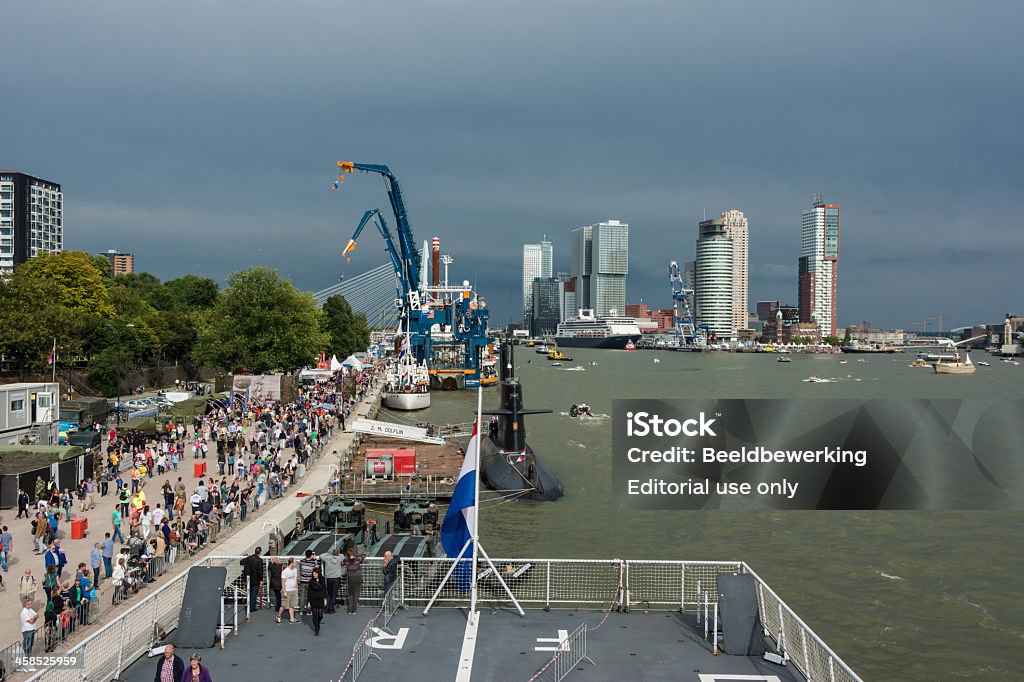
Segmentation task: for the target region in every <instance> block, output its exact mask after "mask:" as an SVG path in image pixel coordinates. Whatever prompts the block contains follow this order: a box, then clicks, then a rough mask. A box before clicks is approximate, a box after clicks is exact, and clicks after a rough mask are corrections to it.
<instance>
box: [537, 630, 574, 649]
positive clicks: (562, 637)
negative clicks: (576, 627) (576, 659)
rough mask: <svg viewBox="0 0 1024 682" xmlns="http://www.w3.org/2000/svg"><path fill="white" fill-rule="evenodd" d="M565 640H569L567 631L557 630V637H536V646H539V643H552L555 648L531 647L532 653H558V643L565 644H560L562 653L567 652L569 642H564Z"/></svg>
mask: <svg viewBox="0 0 1024 682" xmlns="http://www.w3.org/2000/svg"><path fill="white" fill-rule="evenodd" d="M567 639H569V631H568V630H559V631H558V637H538V638H537V643H538V644H540V643H541V642H554V644H555V646H535V647H533V650H534V651H558V644H559V642H565V643H564V644H562V651H568V650H569V642H566V641H565V640H567Z"/></svg>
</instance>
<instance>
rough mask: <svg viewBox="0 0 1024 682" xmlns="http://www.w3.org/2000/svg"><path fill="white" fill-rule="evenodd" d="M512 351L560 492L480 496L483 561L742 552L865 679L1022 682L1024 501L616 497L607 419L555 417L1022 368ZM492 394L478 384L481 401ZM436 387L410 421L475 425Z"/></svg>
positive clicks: (874, 388) (896, 393)
mask: <svg viewBox="0 0 1024 682" xmlns="http://www.w3.org/2000/svg"><path fill="white" fill-rule="evenodd" d="M516 351H517V352H516V365H517V367H518V373H519V377H520V379H521V381H522V383H523V392H524V396H525V403H526V406H527V407H547V408H551V409H553V410H554V414H551V415H538V416H530V417H527V422H526V424H527V429H528V440H529V443H530V445H531V446H532V447H533V449H534V451H535V452H536V453H537V454H538V456H539V458H540V459H541V461H542V463H543V464H544V466H545V467H546V468H547V469H548V470H550V471H551V472H552V473H554V474H555V475H556V476H558V478H559V479H560V480H561V481H562V483H563V484H564V485H565V488H566V491H567V493H566V496H565V498H563V499H561V500H559V501H557V502H554V503H522V502H512V503H499V504H495V502H493V501H492V502H490V503H487V502H486V501H485V502H482V505H481V506H482V507H484V508H483V509H482V511H481V515H480V523H481V539H482V542H483V544H484V546H485V547H486V548H487V550H488V553H489V554H490V555H491V556H495V557H496V556H530V557H556V558H585V559H608V558H625V559H704V560H742V561H746V562H747V563H748V564H749V565H750V566H751V567H752V568H753V569H754V570H755V571H757V572H758V573H759V574H760V575H761V577H762V578H764V579H765V580H767V581H768V583H769V584H770V585H771V586H772V587H773V588H774V589H775V591H776V592H778V594H779V595H780V596H781V597H782V598H783V599H784V600H785V601H786V602H787V603H788V604H789V605H790V606H791V607H792V608H793V609H794V611H796V613H797V614H798V615H799V616H800V617H801V618H802V619H803V620H804V621H805V622H807V623H808V625H810V626H811V628H813V629H814V630H815V632H817V633H818V635H819V636H821V637H822V638H823V639H824V640H825V642H826V643H827V644H828V645H829V646H830V647H832V649H833V650H834V651H836V653H837V654H839V655H840V656H841V657H842V658H843V659H844V660H845V661H846V662H847V663H848V664H849V665H850V666H851V667H853V669H854V670H855V671H856V672H857V673H858V674H859V675H861V677H863V678H864V679H865V680H1020V679H1024V530H1022V522H1024V512H992V511H985V512H933V511H929V512H923V511H922V512H913V511H901V512H881V511H858V512H839V511H784V512H779V511H662V512H653V511H643V512H638V511H633V510H627V509H626V508H625V507H624V506H623V505H622V504H621V503H620V502H619V501H618V500H616V499H614V498H613V496H612V483H611V476H612V453H611V442H612V424H611V419H610V418H608V419H596V420H589V421H583V422H581V421H577V420H574V419H571V418H569V417H568V416H565V415H561V414H559V413H560V412H567V411H568V409H569V406H570V405H571V404H572V403H578V402H586V403H588V404H590V405H591V407H592V409H593V411H594V413H595V414H605V415H611V414H612V400H613V399H615V398H655V399H671V398H818V397H821V398H876V397H877V398H880V397H885V398H901V397H903V398H966V397H972V396H985V397H989V398H991V397H995V398H1003V397H1005V398H1011V397H1019V396H1020V389H1021V387H1022V386H1024V364H1022V365H1020V366H1013V365H1010V364H1004V363H1000V362H998V361H996V362H993V363H992V367H980V368H979V369H978V372H977V373H976V374H974V375H972V376H937V375H935V374H934V373H933V371H932V370H931V368H924V369H921V368H911V367H909V363H910V361H911V360H912V359H913V356H912V355H910V354H897V355H872V356H846V357H845V358H844V359H847V360H848V362H847V364H839V363H838V358H837V357H836V356H826V355H808V356H801V355H799V354H798V355H794V356H792V357H793V361H792V362H791V363H789V364H783V363H778V362H776V356H773V355H770V354H736V353H702V354H701V353H668V352H648V351H636V352H626V351H601V350H585V349H568V352H570V353H572V355H573V356H574V358H575V360H576V361H575V362H573V363H566V365H565V367H569V366H582V367H584V368H585V370H586V371H566V370H565V368H564V367H563V368H561V369H560V368H554V367H550V366H549V363H548V362H547V360H546V359H544V357H543V356H541V355H538V354H536V353H534V352H533V350H532V349H530V348H526V347H519V348H517V349H516ZM655 359H657V360H658V362H655V361H654V360H655ZM858 359H863V360H864V361H863V362H859V361H858ZM974 359H975V361H977V360H979V359H985V358H983V356H978V355H975V357H974ZM593 362H596V363H597V365H596V366H595V365H592V364H590V363H593ZM811 374H816V375H818V376H820V377H828V378H834V379H835V381H834V382H832V383H827V384H826V383H819V384H815V383H805V382H803V381H802V379H805V378H807V377H808V376H810V375H811ZM496 395H497V391H496V389H493V388H491V389H485V393H484V405H485V407H486V406H488V405H495V404H496ZM432 396H433V403H434V404H433V405H432V406H431V408H430V409H429V410H426V411H423V412H419V413H416V415H415V420H417V421H419V420H424V421H431V422H433V423H435V424H443V423H455V422H466V421H471V419H472V413H473V411H474V409H475V400H476V392H475V391H463V392H459V393H433V394H432ZM392 417H394V420H395V421H409V418H410V415H389V414H388V413H386V412H384V413H382V416H381V418H382V419H390V418H392ZM1022 418H1024V415H1022Z"/></svg>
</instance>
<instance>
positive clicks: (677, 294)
mask: <svg viewBox="0 0 1024 682" xmlns="http://www.w3.org/2000/svg"><path fill="white" fill-rule="evenodd" d="M668 280H669V282H670V283H671V285H672V321H673V323H674V325H675V332H676V339H677V340H678V341H677V342H678V344H679V345H680V346H686V347H689V348H693V347H697V346H700V345H703V343H702V341H703V339H702V337H701V336H700V334H699V333H698V327H697V326H696V325H695V324H694V323H693V314H692V313H691V312H690V301H689V298H688V297H689V296H692V295H693V289H687V288H686V287H685V286H684V285H683V277H682V275H681V274H680V272H679V264H678V263H677V262H676V261H671V262H669V264H668ZM704 329H707V327H704Z"/></svg>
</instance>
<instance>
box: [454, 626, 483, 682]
mask: <svg viewBox="0 0 1024 682" xmlns="http://www.w3.org/2000/svg"><path fill="white" fill-rule="evenodd" d="M479 628H480V612H479V611H477V612H476V613H471V614H469V618H467V619H466V633H465V634H464V635H463V636H462V653H461V654H460V655H459V672H458V674H457V675H456V676H455V682H470V680H471V679H472V678H473V656H474V654H475V653H476V633H477V630H478V629H479Z"/></svg>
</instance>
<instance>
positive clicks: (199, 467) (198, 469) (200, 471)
mask: <svg viewBox="0 0 1024 682" xmlns="http://www.w3.org/2000/svg"><path fill="white" fill-rule="evenodd" d="M192 468H193V470H194V473H195V477H196V478H202V477H203V476H205V475H206V462H196V463H195V464H193V465H192Z"/></svg>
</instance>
